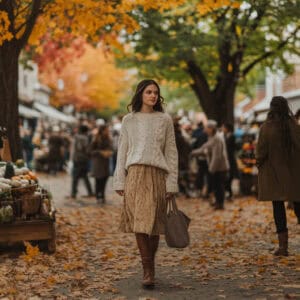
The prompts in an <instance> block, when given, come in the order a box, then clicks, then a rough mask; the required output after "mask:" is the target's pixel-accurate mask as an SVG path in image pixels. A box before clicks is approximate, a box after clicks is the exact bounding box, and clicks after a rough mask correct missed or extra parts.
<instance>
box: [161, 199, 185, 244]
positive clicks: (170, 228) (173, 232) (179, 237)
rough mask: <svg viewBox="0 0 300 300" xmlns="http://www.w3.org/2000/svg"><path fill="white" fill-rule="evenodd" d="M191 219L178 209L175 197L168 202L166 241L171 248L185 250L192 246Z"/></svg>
mask: <svg viewBox="0 0 300 300" xmlns="http://www.w3.org/2000/svg"><path fill="white" fill-rule="evenodd" d="M190 221H191V219H190V218H189V217H188V216H186V215H185V214H184V213H183V212H182V211H180V210H179V209H178V208H177V204H176V201H175V197H172V198H171V199H170V200H169V201H168V207H167V220H166V228H165V239H166V242H167V245H168V246H169V247H171V248H185V247H187V246H188V245H189V244H190V237H189V232H188V228H189V224H190Z"/></svg>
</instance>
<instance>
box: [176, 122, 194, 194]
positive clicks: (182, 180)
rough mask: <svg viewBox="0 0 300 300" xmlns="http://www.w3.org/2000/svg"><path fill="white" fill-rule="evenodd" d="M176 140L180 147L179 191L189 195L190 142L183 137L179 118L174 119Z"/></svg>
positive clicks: (177, 145) (178, 147)
mask: <svg viewBox="0 0 300 300" xmlns="http://www.w3.org/2000/svg"><path fill="white" fill-rule="evenodd" d="M174 130H175V141H176V147H177V149H178V170H179V175H178V186H179V192H180V193H182V194H183V195H185V196H186V197H189V155H190V152H191V147H190V144H189V143H188V142H187V140H186V139H185V138H184V137H183V135H182V132H181V128H180V124H179V122H178V120H175V121H174Z"/></svg>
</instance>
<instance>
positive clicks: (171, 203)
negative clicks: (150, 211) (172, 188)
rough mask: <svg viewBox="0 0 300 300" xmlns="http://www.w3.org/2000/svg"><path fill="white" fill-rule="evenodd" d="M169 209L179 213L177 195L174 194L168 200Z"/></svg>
mask: <svg viewBox="0 0 300 300" xmlns="http://www.w3.org/2000/svg"><path fill="white" fill-rule="evenodd" d="M167 211H168V212H173V213H175V214H177V213H178V207H177V204H176V200H175V196H172V197H171V199H169V200H168V206H167Z"/></svg>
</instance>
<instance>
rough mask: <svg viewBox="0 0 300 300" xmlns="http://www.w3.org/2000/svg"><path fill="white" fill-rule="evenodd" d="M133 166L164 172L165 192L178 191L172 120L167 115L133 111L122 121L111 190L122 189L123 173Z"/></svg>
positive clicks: (176, 157)
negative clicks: (155, 168)
mask: <svg viewBox="0 0 300 300" xmlns="http://www.w3.org/2000/svg"><path fill="white" fill-rule="evenodd" d="M136 164H138V165H149V166H153V167H158V168H161V169H163V170H165V171H166V172H167V174H168V175H167V178H166V191H167V192H178V184H177V178H178V153H177V148H176V143H175V134H174V126H173V121H172V118H171V117H170V116H169V115H168V114H166V113H162V112H154V113H141V112H137V113H129V114H127V115H126V116H125V117H124V118H123V121H122V128H121V133H120V138H119V145H118V158H117V166H116V170H115V174H114V181H113V186H114V190H124V186H125V176H126V172H127V171H126V170H127V169H128V167H129V166H131V165H136Z"/></svg>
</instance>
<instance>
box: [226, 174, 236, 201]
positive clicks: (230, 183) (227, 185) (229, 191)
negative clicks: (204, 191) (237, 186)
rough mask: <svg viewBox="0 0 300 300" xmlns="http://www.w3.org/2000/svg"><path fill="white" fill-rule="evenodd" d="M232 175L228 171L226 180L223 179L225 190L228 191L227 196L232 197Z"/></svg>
mask: <svg viewBox="0 0 300 300" xmlns="http://www.w3.org/2000/svg"><path fill="white" fill-rule="evenodd" d="M233 178H234V176H233V174H232V173H231V172H230V174H229V176H228V177H227V179H226V181H225V191H227V192H228V193H229V198H231V197H232V188H231V185H232V180H233Z"/></svg>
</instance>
